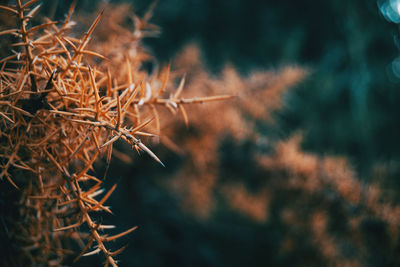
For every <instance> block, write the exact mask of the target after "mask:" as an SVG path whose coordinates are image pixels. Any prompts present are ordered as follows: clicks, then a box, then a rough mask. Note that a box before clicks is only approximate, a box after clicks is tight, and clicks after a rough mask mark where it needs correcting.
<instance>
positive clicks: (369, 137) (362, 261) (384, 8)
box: [43, 0, 400, 266]
mask: <svg viewBox="0 0 400 267" xmlns="http://www.w3.org/2000/svg"><path fill="white" fill-rule="evenodd" d="M108 2H109V3H110V4H112V5H114V4H122V3H129V4H131V6H132V10H133V11H134V12H135V13H136V14H137V15H138V16H142V15H143V14H144V13H145V12H146V11H147V10H148V8H149V7H150V6H151V4H152V2H151V1H143V0H142V1H135V0H132V1H127V0H126V1H108ZM69 3H70V2H69V1H62V0H59V1H44V3H43V4H44V5H43V10H45V12H46V13H47V14H48V15H49V16H50V17H53V18H56V19H60V18H63V16H64V14H65V13H66V12H67V11H68V8H69ZM95 3H96V4H99V3H100V1H89V0H80V1H78V6H77V15H76V16H77V17H79V16H83V17H85V16H86V14H90V15H91V16H92V17H93V16H94V15H93V14H96V12H97V10H98V9H97V8H98V7H97V6H96V4H95ZM399 7H400V1H397V0H387V1H385V0H382V1H380V0H379V1H378V2H376V1H361V0H354V1H335V0H326V1H316V0H302V1H289V0H282V1H270V0H263V1H261V0H246V1H244V0H231V1H224V0H160V1H158V3H157V5H156V7H155V9H154V12H153V17H152V19H151V22H152V23H154V24H156V25H158V26H159V27H160V28H161V33H160V34H159V35H158V37H157V38H149V39H145V41H144V46H145V47H146V49H148V50H149V51H151V53H152V54H153V55H154V56H155V59H156V60H155V61H154V62H155V63H154V62H152V63H151V64H150V63H149V66H147V67H148V68H149V70H150V71H151V70H154V69H155V68H156V67H157V66H165V65H167V64H168V62H171V63H172V69H175V70H176V71H177V73H182V74H183V73H184V72H185V73H187V75H188V83H187V85H186V86H185V88H187V89H185V90H187V91H188V92H190V93H191V95H197V94H202V93H203V95H204V94H208V93H209V92H216V93H218V92H220V91H224V90H225V91H226V90H228V91H229V92H234V93H238V94H239V96H240V99H239V100H235V101H233V102H232V103H231V104H229V103H228V104H226V103H224V104H221V105H222V106H218V105H219V104H218V103H213V104H210V105H208V104H207V105H201V106H200V107H198V108H197V109H196V108H194V109H193V110H188V114H189V120H190V123H191V124H190V126H189V127H188V128H186V127H185V125H184V123H183V121H182V120H179V119H178V122H177V123H176V124H174V126H173V127H170V128H169V129H165V133H166V135H168V136H169V138H170V140H172V142H173V143H168V144H166V145H163V144H160V145H156V144H153V145H152V149H154V151H155V152H156V154H157V155H159V157H160V158H161V159H162V161H163V162H164V163H165V164H166V166H167V168H165V169H164V168H161V167H159V166H157V164H156V163H155V162H153V161H152V160H150V159H149V158H148V157H146V156H137V155H136V154H134V153H132V152H129V148H127V147H124V146H123V145H122V144H121V145H120V147H119V148H118V151H120V154H118V155H116V156H115V157H114V158H113V160H112V164H111V166H110V168H109V174H108V176H107V180H106V185H107V184H108V186H111V185H112V184H114V183H115V182H116V181H118V182H119V187H118V188H117V190H116V191H115V193H114V194H113V196H112V197H111V199H110V202H109V204H110V205H111V206H112V208H113V212H114V214H115V216H112V217H107V218H104V220H106V221H107V220H108V221H110V222H112V223H113V224H115V225H117V226H118V227H119V229H126V228H128V227H130V226H132V225H138V226H139V229H138V230H137V231H135V232H134V233H133V234H132V235H130V236H129V237H127V238H125V240H124V242H126V243H128V248H127V249H126V251H125V252H124V253H123V254H121V256H120V257H119V258H120V260H121V261H120V264H121V266H245V265H247V266H399V265H400V242H399V241H400V240H399V237H400V235H399V234H398V230H399V225H400V206H399V201H400V194H399V193H400V182H399V181H400V180H399V177H398V176H399V173H400V168H399V167H400V165H399V159H400V142H399V136H400V125H399V118H400V117H399V115H400V105H399V101H400V90H399V86H400V84H399V81H400V59H399V51H398V48H399V45H400V40H399V37H400V36H399V27H398V25H397V23H398V22H400V15H399ZM109 8H110V9H111V8H113V6H110V7H109ZM126 8H128V7H126ZM107 9H108V8H106V10H107ZM191 88H193V89H191ZM210 88H211V89H210ZM227 88H228V89H227ZM229 88H234V89H229ZM201 90H203V91H201ZM255 109H256V110H255ZM168 140H169V139H168ZM174 148H175V149H174ZM178 148H179V149H178ZM126 155H130V158H129V157H128V158H127V157H126ZM103 171H104V166H103V165H102V164H99V166H98V172H99V173H100V174H101V173H103ZM118 245H119V244H118ZM118 245H117V246H118ZM101 263H102V259H101V257H88V258H85V259H82V260H81V261H79V262H78V263H77V264H75V266H89V265H93V266H98V265H99V264H101Z"/></svg>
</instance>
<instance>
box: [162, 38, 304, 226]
mask: <svg viewBox="0 0 400 267" xmlns="http://www.w3.org/2000/svg"><path fill="white" fill-rule="evenodd" d="M176 66H177V68H178V71H179V70H180V71H181V72H185V71H187V70H190V73H189V72H188V75H187V77H186V79H187V84H188V90H187V91H186V93H188V94H190V93H193V92H195V91H201V90H202V91H205V93H206V94H214V93H215V92H223V93H226V94H232V95H235V96H237V97H236V98H235V99H234V100H233V101H227V102H224V103H219V105H218V106H217V105H214V104H210V105H209V106H208V107H207V108H206V109H199V108H196V107H190V112H189V114H193V116H191V117H190V125H189V129H190V130H191V131H192V132H194V133H195V134H192V135H185V136H176V135H177V134H178V135H179V130H178V129H179V125H176V126H175V127H174V128H173V127H170V128H168V129H165V131H164V134H165V135H167V136H173V138H172V139H173V140H179V145H174V144H170V142H168V143H167V142H165V138H164V144H166V145H169V147H170V148H171V149H175V150H176V151H177V152H178V153H186V156H187V158H188V159H189V160H188V162H187V163H186V164H185V166H184V167H183V168H182V170H181V171H180V172H179V174H178V175H176V176H175V177H174V179H173V181H172V182H171V184H170V186H171V187H172V188H173V189H174V191H175V192H177V193H178V194H179V195H180V196H181V198H182V204H183V205H184V208H185V209H187V210H189V211H193V212H194V213H195V214H197V215H199V217H202V218H207V217H208V215H209V214H210V212H212V211H213V210H214V208H215V207H214V202H215V201H214V189H215V187H216V185H217V183H218V175H219V173H218V172H219V167H220V159H219V147H220V145H221V143H222V142H223V141H224V139H225V138H227V137H229V138H233V139H234V140H236V141H237V142H238V143H240V142H243V141H245V140H252V141H253V142H260V141H262V139H263V137H262V135H261V134H260V133H258V132H257V129H256V124H257V122H258V121H272V117H271V114H272V112H274V111H275V110H277V109H279V108H281V107H282V101H281V97H282V96H283V94H284V93H285V92H286V91H287V90H288V88H290V87H292V86H294V85H295V84H297V83H298V82H299V81H301V79H303V77H304V76H305V75H306V71H305V70H304V69H302V68H299V67H286V68H282V69H281V70H279V71H277V72H272V71H271V72H255V73H253V74H252V75H250V76H249V77H246V78H243V77H242V76H241V75H239V74H238V73H237V72H236V71H235V69H234V68H233V67H231V66H227V67H226V68H225V69H224V71H223V73H222V77H221V78H214V77H213V76H212V75H211V74H210V73H208V72H207V71H206V70H205V67H204V66H203V64H202V62H201V60H200V53H199V50H198V49H197V47H196V46H195V45H190V46H188V47H186V49H185V50H184V51H183V53H182V54H180V55H179V56H178V57H177V59H176ZM210 117H211V118H214V119H211V120H208V119H206V118H210ZM161 140H163V137H162V138H161ZM167 141H168V139H167ZM180 147H185V151H181V150H180V149H179V148H180ZM243 168H246V166H243ZM224 191H226V189H224ZM243 197H244V196H243ZM260 197H261V198H265V197H263V196H260ZM244 198H245V197H244ZM249 202H253V201H251V200H249ZM234 206H237V204H234ZM252 209H254V208H252ZM252 213H254V211H253V212H252ZM253 216H256V217H257V218H266V216H263V215H261V216H259V215H253Z"/></svg>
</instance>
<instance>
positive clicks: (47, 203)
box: [0, 0, 231, 266]
mask: <svg viewBox="0 0 400 267" xmlns="http://www.w3.org/2000/svg"><path fill="white" fill-rule="evenodd" d="M36 2H38V1H37V0H31V1H26V2H22V1H21V0H17V1H16V5H14V6H0V10H1V12H3V13H4V14H7V15H3V16H8V17H9V18H10V19H11V18H12V21H15V24H16V26H15V27H14V28H11V29H2V31H1V32H0V35H3V36H6V37H3V38H10V39H9V40H12V42H11V47H10V48H8V49H9V50H8V51H10V52H11V51H12V54H11V55H9V56H7V57H5V58H3V59H2V60H0V64H1V68H0V117H1V119H0V123H1V128H0V129H1V131H0V146H1V154H0V164H1V167H2V168H1V173H0V178H1V179H3V181H2V183H4V181H5V180H8V182H9V183H10V184H12V185H13V186H14V187H15V188H13V189H10V188H8V190H7V191H4V192H2V199H1V201H2V202H3V201H4V202H7V203H6V204H4V205H7V208H5V209H4V210H3V211H2V214H0V216H1V219H2V224H3V227H2V228H4V229H2V231H4V235H5V238H6V239H7V241H4V240H3V241H2V242H7V243H10V244H11V245H10V246H9V248H8V249H6V253H9V254H10V256H8V257H7V258H5V259H4V260H3V265H4V266H13V265H21V264H46V265H49V266H59V265H60V264H62V262H63V260H64V259H65V256H66V255H67V254H68V253H70V251H69V246H68V240H74V241H75V242H77V244H79V245H81V246H82V250H81V252H80V254H79V255H78V256H77V257H76V258H75V260H78V259H79V258H80V257H81V256H89V255H93V254H98V253H102V254H103V255H104V257H105V266H108V265H112V266H117V261H116V260H115V256H117V255H118V254H119V253H121V252H122V251H123V250H124V247H122V248H121V249H117V250H115V251H111V250H110V249H108V248H107V242H110V241H114V240H116V239H118V238H120V237H122V236H125V235H127V234H129V233H131V232H132V231H134V230H135V229H136V227H132V228H130V229H127V230H125V231H123V232H122V233H118V234H115V235H108V234H104V233H103V231H104V230H107V229H111V228H114V226H113V225H104V224H103V223H102V221H101V219H100V216H98V215H96V213H99V212H106V213H112V212H111V210H110V208H109V207H107V206H106V205H105V202H106V201H107V199H108V198H109V197H110V195H111V194H112V193H113V191H114V190H115V189H116V186H117V185H116V184H115V185H114V186H112V187H111V188H110V189H109V190H107V191H106V190H105V189H104V188H102V183H103V180H102V178H103V177H96V176H95V175H94V172H93V163H94V162H95V161H96V159H97V158H99V157H100V156H105V157H106V162H107V164H109V162H110V158H111V156H112V153H113V144H115V142H116V141H118V140H123V141H124V142H126V143H128V144H129V145H130V146H131V147H132V148H134V149H135V150H137V151H138V152H139V151H144V152H145V153H147V154H148V155H149V156H150V157H152V158H153V159H154V160H155V161H157V162H158V163H160V164H161V165H163V163H162V162H161V160H160V159H159V158H158V157H157V156H156V155H155V154H154V153H153V152H152V151H151V150H150V149H149V148H148V147H147V146H146V145H145V144H144V143H143V142H142V141H141V140H140V138H141V137H149V138H152V137H156V136H158V135H159V134H160V123H161V122H160V119H161V118H160V117H161V114H164V113H166V112H169V111H170V112H172V113H174V114H175V113H176V112H178V111H179V112H181V114H182V115H183V117H184V118H185V120H187V117H188V115H187V114H186V111H185V106H186V105H187V104H194V103H203V102H210V101H217V100H224V99H228V98H231V96H228V95H222V96H212V97H197V98H183V97H181V93H182V91H183V87H184V83H185V76H183V78H181V80H180V82H179V85H178V86H177V89H176V90H175V89H174V88H176V87H175V84H174V83H173V82H172V81H173V80H174V74H173V73H172V72H171V74H170V66H168V67H167V68H165V69H163V70H162V71H161V72H160V73H157V72H153V73H151V74H149V73H148V72H147V71H145V70H144V69H143V68H142V65H143V62H144V61H146V60H148V59H149V58H151V56H150V55H148V54H147V53H146V52H145V50H144V49H142V48H141V46H140V41H141V39H142V38H143V37H146V36H149V35H153V34H154V33H155V32H157V30H158V28H157V27H156V26H154V25H152V24H151V23H149V19H150V17H151V9H150V11H149V12H147V13H146V14H145V15H144V16H143V17H142V18H138V17H136V16H133V20H134V29H133V31H129V30H127V29H126V28H124V27H123V25H121V24H120V21H121V18H123V17H124V16H128V15H129V14H128V13H124V12H122V10H126V8H125V9H117V11H116V12H113V10H112V9H110V8H107V7H106V8H105V9H104V10H103V11H102V12H101V13H100V14H99V15H98V16H97V17H96V18H95V20H94V22H93V23H92V24H91V25H90V27H89V28H88V30H87V31H86V32H85V33H84V34H83V35H82V36H81V37H79V38H78V37H75V36H76V33H75V32H73V26H74V25H75V23H74V21H72V20H71V17H72V14H73V10H74V6H75V4H76V1H75V2H74V3H73V4H72V5H71V8H70V10H69V12H68V15H67V16H66V19H65V20H64V21H63V22H56V21H51V20H49V19H46V20H45V21H44V23H43V24H40V25H35V26H34V25H31V24H32V23H31V22H32V18H33V17H34V16H35V14H36V13H37V12H38V10H39V7H40V5H36V6H35V4H36ZM108 12H110V13H109V15H107V16H102V15H103V13H108ZM103 17H105V19H106V20H107V21H106V23H103V24H102V25H100V24H101V23H100V21H101V19H103ZM98 25H99V27H100V28H99V32H98V33H94V32H95V28H96V27H97V26H98ZM91 39H94V41H93V42H90V40H91ZM169 76H171V77H169ZM175 76H176V75H175ZM168 110H169V111H168ZM169 123H170V122H169ZM152 124H153V125H154V126H152ZM146 129H147V130H146ZM151 129H155V130H156V131H153V132H150V130H151ZM3 186H4V185H3ZM101 194H103V196H102V197H100V198H99V196H100V195H101ZM16 255H18V256H17V257H16Z"/></svg>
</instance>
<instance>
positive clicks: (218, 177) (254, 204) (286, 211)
mask: <svg viewBox="0 0 400 267" xmlns="http://www.w3.org/2000/svg"><path fill="white" fill-rule="evenodd" d="M177 66H178V67H179V68H178V70H180V71H181V72H184V71H185V70H187V69H191V70H192V72H191V75H188V76H187V77H186V79H187V84H188V85H189V86H188V87H189V88H190V89H189V91H190V90H201V89H202V90H207V91H206V92H207V93H211V94H212V93H214V92H217V91H218V92H220V91H223V92H225V93H228V94H235V95H238V97H237V98H236V99H235V100H234V101H230V102H225V103H221V105H219V106H215V105H210V106H209V107H208V108H207V109H203V110H200V109H196V107H191V108H190V114H191V117H193V118H191V123H190V125H189V126H188V127H189V129H190V131H191V132H192V135H188V136H180V132H179V131H178V130H177V129H179V125H178V124H176V125H175V127H170V128H168V129H165V131H163V134H164V135H168V136H169V137H173V138H172V139H173V140H178V141H177V143H176V144H175V143H170V142H166V143H165V144H166V145H167V146H169V147H170V148H171V149H173V150H175V151H176V152H177V153H182V154H185V156H187V157H186V158H185V160H184V161H183V164H182V165H183V166H182V168H180V169H179V170H178V171H177V173H174V174H173V175H172V177H171V179H165V180H166V181H167V182H165V183H166V186H167V187H169V188H170V189H172V192H173V193H174V197H175V196H176V194H177V195H178V197H179V200H180V203H181V205H182V208H183V210H184V211H186V212H188V213H190V214H192V215H195V216H197V218H200V219H201V220H202V222H204V223H205V224H207V223H210V224H212V222H213V219H214V218H218V216H221V213H225V212H226V204H227V205H228V206H229V207H230V208H231V211H233V212H235V213H237V214H240V215H241V216H242V217H243V218H247V219H248V220H249V221H251V222H252V223H255V224H263V225H273V226H274V227H275V228H273V229H278V230H279V231H281V233H282V237H281V239H279V242H277V244H274V246H275V245H276V246H277V247H280V253H281V256H282V257H284V258H285V259H294V260H295V262H294V265H295V266H321V265H329V266H376V265H374V263H371V262H373V260H374V259H373V258H374V257H375V256H376V255H384V256H382V257H385V256H389V255H390V256H389V257H387V258H385V259H384V260H386V262H391V263H394V264H398V263H399V262H400V259H399V257H398V256H397V255H398V253H396V251H397V250H398V247H399V241H398V240H399V226H400V219H399V218H400V206H399V204H398V200H397V201H396V195H397V194H396V192H392V193H390V192H391V191H390V190H392V191H393V189H390V188H387V187H388V186H387V185H386V187H385V183H387V180H388V177H389V176H390V175H389V174H388V173H387V172H388V169H387V168H385V167H382V166H378V167H377V168H376V173H372V174H371V176H372V179H371V180H370V181H366V180H365V179H362V177H359V175H358V174H357V172H356V171H355V170H354V168H353V167H352V165H351V164H350V163H349V160H348V159H347V158H346V157H338V156H329V155H326V156H321V155H317V154H313V153H311V152H305V151H304V150H303V149H302V148H301V141H302V135H301V134H294V135H293V136H291V137H290V138H287V139H284V140H279V138H276V137H275V138H274V137H273V136H272V137H271V136H269V135H268V134H267V133H263V132H262V131H260V128H258V125H259V124H262V125H265V124H267V123H269V124H273V123H274V121H273V119H272V116H271V114H272V112H273V111H274V110H276V109H279V108H281V107H282V106H283V105H282V101H281V99H282V95H283V94H284V92H285V91H286V90H287V89H288V88H290V87H291V86H293V85H295V84H296V83H297V82H298V81H300V80H301V79H302V78H303V77H304V75H305V74H306V71H304V70H303V69H301V68H293V67H288V68H283V69H281V70H280V71H278V72H263V73H261V72H258V73H253V74H252V75H250V76H249V77H247V78H246V77H245V78H244V77H241V76H240V75H239V74H238V73H237V72H236V71H235V70H234V69H233V68H232V67H230V66H228V67H226V68H225V70H224V72H223V75H222V78H213V77H212V75H211V74H209V73H208V72H207V71H205V68H204V66H203V65H202V63H201V61H200V54H199V50H198V49H197V48H196V47H195V46H188V47H187V48H186V49H185V50H184V52H183V53H182V54H181V55H180V56H179V57H178V58H177ZM205 88H206V89H205ZM187 93H189V92H187ZM221 108H222V109H223V111H224V112H223V113H219V112H218V110H219V109H221ZM215 114H218V119H217V120H206V119H205V118H207V117H209V116H213V115H215ZM261 129H263V128H261ZM177 135H178V136H177ZM163 138H164V141H165V140H169V139H166V137H165V136H162V137H161V140H163ZM227 139H228V140H231V141H232V143H233V144H232V145H231V147H229V148H227V147H223V148H222V149H221V146H222V145H223V144H224V142H227V141H226V140H227ZM182 148H184V149H182ZM226 154H229V155H226ZM204 155H207V156H204ZM224 157H228V159H226V158H225V159H224ZM235 157H237V158H235ZM232 160H236V161H234V162H232ZM395 166H398V165H395ZM231 169H232V170H231ZM395 178H396V177H392V178H391V180H395ZM389 193H390V194H389ZM217 213H218V215H217V216H215V217H213V215H216V214H217ZM208 218H212V219H211V220H209V221H208V220H207V219H208ZM229 218H230V217H229ZM371 240H373V241H371ZM374 244H379V245H376V246H375V245H374ZM378 247H383V248H382V249H381V248H378ZM378 250H384V251H378ZM310 251H311V252H312V253H313V256H310V257H309V258H307V256H304V255H309V254H307V253H310ZM379 260H382V261H383V259H377V261H378V262H379Z"/></svg>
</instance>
